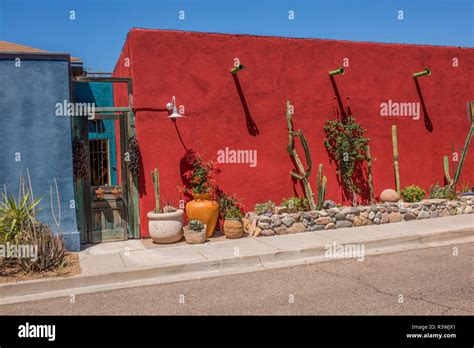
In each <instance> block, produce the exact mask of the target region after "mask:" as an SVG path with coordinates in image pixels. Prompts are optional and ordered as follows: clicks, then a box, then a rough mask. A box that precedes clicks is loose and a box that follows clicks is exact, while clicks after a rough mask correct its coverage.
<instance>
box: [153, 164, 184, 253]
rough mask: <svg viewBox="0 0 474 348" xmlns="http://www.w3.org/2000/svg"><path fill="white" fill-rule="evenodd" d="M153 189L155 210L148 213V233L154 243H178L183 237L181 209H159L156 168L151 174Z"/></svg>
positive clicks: (158, 184)
mask: <svg viewBox="0 0 474 348" xmlns="http://www.w3.org/2000/svg"><path fill="white" fill-rule="evenodd" d="M151 177H152V179H153V187H154V189H155V209H154V210H153V211H150V212H149V213H148V232H149V233H150V237H151V238H152V239H153V242H154V243H158V244H167V243H174V242H177V241H179V240H180V239H181V238H182V237H183V216H184V211H183V210H182V209H176V208H174V207H172V206H170V205H167V206H165V207H163V209H160V181H159V173H158V168H155V170H154V171H152V172H151Z"/></svg>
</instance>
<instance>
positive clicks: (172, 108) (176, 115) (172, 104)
mask: <svg viewBox="0 0 474 348" xmlns="http://www.w3.org/2000/svg"><path fill="white" fill-rule="evenodd" d="M166 110H168V111H171V115H169V116H168V118H171V119H172V120H175V119H177V118H182V117H184V115H181V114H180V113H179V112H178V108H177V107H176V98H175V97H174V96H173V99H172V100H171V102H170V103H168V104H166Z"/></svg>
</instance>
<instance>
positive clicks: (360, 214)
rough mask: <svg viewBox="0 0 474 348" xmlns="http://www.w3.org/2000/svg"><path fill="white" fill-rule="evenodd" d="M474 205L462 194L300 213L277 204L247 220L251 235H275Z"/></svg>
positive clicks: (454, 211) (460, 210)
mask: <svg viewBox="0 0 474 348" xmlns="http://www.w3.org/2000/svg"><path fill="white" fill-rule="evenodd" d="M473 207H474V196H467V197H462V198H461V199H460V200H455V201H452V200H446V199H428V200H424V201H422V202H417V203H406V202H397V203H380V204H373V205H368V206H358V207H340V208H339V207H332V208H329V209H323V210H314V211H307V212H298V213H288V212H287V210H286V208H284V207H277V208H276V210H275V214H267V215H256V214H255V213H253V212H251V213H248V214H247V216H246V219H245V221H244V223H245V227H246V231H247V232H248V234H249V236H260V235H261V236H272V235H274V234H291V233H299V232H309V231H320V230H330V229H335V228H347V227H357V226H366V225H374V224H375V225H379V224H386V223H393V222H401V221H410V220H422V219H430V218H438V217H443V216H451V215H461V214H471V213H472V212H473Z"/></svg>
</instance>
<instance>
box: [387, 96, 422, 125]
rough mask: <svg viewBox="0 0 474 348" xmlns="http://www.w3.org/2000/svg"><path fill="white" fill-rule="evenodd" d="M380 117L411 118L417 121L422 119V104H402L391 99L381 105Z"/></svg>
mask: <svg viewBox="0 0 474 348" xmlns="http://www.w3.org/2000/svg"><path fill="white" fill-rule="evenodd" d="M380 116H393V117H399V116H403V117H411V118H412V119H413V120H415V121H417V120H419V119H420V103H415V102H408V103H401V102H395V101H393V100H391V99H389V100H388V101H387V102H383V103H380Z"/></svg>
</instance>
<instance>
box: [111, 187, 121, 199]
mask: <svg viewBox="0 0 474 348" xmlns="http://www.w3.org/2000/svg"><path fill="white" fill-rule="evenodd" d="M111 192H112V194H113V195H114V196H115V197H120V195H121V194H122V190H121V189H117V188H114V189H112V191H111Z"/></svg>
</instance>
